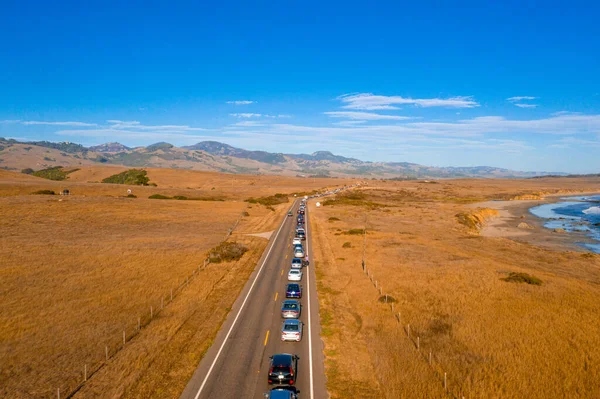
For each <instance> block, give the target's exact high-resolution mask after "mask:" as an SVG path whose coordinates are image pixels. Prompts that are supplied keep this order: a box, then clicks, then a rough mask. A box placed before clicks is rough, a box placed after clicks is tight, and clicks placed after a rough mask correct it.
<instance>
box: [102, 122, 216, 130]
mask: <svg viewBox="0 0 600 399" xmlns="http://www.w3.org/2000/svg"><path fill="white" fill-rule="evenodd" d="M106 122H108V123H109V125H110V128H111V129H126V130H133V131H135V130H167V131H171V132H183V131H203V130H206V129H204V128H201V127H190V126H187V125H142V124H141V123H140V122H139V121H120V120H116V119H109V120H107V121H106Z"/></svg>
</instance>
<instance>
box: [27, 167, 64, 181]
mask: <svg viewBox="0 0 600 399" xmlns="http://www.w3.org/2000/svg"><path fill="white" fill-rule="evenodd" d="M69 173H71V171H69V172H66V171H65V170H64V169H63V167H62V166H54V167H51V168H47V169H42V170H38V171H37V172H33V173H32V175H33V176H37V177H42V178H44V179H48V180H56V181H61V180H65V179H66V178H67V175H68V174H69Z"/></svg>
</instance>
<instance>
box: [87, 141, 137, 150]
mask: <svg viewBox="0 0 600 399" xmlns="http://www.w3.org/2000/svg"><path fill="white" fill-rule="evenodd" d="M130 149H131V148H129V147H127V146H124V145H123V144H121V143H105V144H100V145H95V146H92V147H89V150H90V151H94V152H121V151H129V150H130Z"/></svg>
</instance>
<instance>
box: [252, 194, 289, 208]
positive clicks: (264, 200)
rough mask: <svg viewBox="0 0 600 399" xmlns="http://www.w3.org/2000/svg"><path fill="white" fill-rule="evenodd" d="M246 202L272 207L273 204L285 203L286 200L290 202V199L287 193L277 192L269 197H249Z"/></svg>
mask: <svg viewBox="0 0 600 399" xmlns="http://www.w3.org/2000/svg"><path fill="white" fill-rule="evenodd" d="M246 202H249V203H251V204H261V205H264V206H267V207H268V206H270V207H272V206H273V205H279V204H285V203H286V202H290V200H289V198H288V196H287V194H280V193H277V194H274V195H270V196H268V197H259V198H248V199H247V200H246Z"/></svg>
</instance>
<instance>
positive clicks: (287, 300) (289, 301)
mask: <svg viewBox="0 0 600 399" xmlns="http://www.w3.org/2000/svg"><path fill="white" fill-rule="evenodd" d="M288 303H289V304H294V305H300V302H298V301H297V300H295V299H286V300H285V301H283V302H282V303H281V304H282V305H285V304H288Z"/></svg>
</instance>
